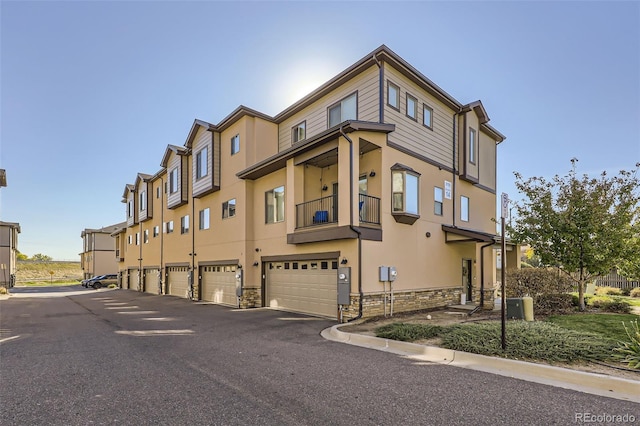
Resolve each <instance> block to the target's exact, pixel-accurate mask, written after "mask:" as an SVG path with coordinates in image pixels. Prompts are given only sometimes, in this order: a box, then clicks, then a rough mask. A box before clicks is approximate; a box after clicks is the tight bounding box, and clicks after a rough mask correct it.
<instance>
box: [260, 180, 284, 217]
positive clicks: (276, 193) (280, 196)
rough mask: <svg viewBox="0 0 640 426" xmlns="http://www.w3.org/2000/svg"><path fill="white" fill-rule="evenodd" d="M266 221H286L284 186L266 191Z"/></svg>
mask: <svg viewBox="0 0 640 426" xmlns="http://www.w3.org/2000/svg"><path fill="white" fill-rule="evenodd" d="M264 198H265V203H264V204H265V223H276V222H283V221H284V186H279V187H277V188H274V189H272V190H271V191H267V192H266V193H265V197H264Z"/></svg>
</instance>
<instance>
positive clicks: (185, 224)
mask: <svg viewBox="0 0 640 426" xmlns="http://www.w3.org/2000/svg"><path fill="white" fill-rule="evenodd" d="M188 232H189V215H186V216H182V217H181V218H180V233H181V234H187V233H188Z"/></svg>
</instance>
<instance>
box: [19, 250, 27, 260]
mask: <svg viewBox="0 0 640 426" xmlns="http://www.w3.org/2000/svg"><path fill="white" fill-rule="evenodd" d="M28 259H29V256H27V255H26V254H24V253H20V252H18V253H17V254H16V260H28Z"/></svg>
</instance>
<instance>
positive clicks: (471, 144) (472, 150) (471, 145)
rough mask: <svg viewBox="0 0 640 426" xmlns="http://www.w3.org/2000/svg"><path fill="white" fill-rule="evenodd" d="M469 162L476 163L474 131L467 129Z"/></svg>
mask: <svg viewBox="0 0 640 426" xmlns="http://www.w3.org/2000/svg"><path fill="white" fill-rule="evenodd" d="M469 162H470V163H474V164H475V162H476V131H475V130H474V129H469Z"/></svg>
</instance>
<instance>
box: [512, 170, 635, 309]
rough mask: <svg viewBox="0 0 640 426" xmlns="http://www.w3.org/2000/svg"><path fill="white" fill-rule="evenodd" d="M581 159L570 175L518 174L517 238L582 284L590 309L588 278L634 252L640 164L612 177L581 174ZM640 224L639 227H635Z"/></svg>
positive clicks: (514, 232) (581, 292) (581, 291)
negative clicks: (542, 175) (594, 176)
mask: <svg viewBox="0 0 640 426" xmlns="http://www.w3.org/2000/svg"><path fill="white" fill-rule="evenodd" d="M577 161H578V160H577V159H572V160H571V163H572V166H573V167H572V170H571V171H570V172H569V174H568V175H566V176H558V175H556V176H554V177H553V178H552V179H551V180H547V179H545V178H543V177H532V178H529V179H524V178H523V177H522V176H521V175H520V174H519V173H517V172H516V173H515V176H516V187H517V188H518V190H519V191H520V193H522V194H523V195H524V199H523V200H522V201H521V202H519V203H518V204H516V212H517V218H516V221H515V225H514V226H513V227H510V234H511V236H512V238H513V239H514V240H516V241H518V242H521V243H527V244H529V245H530V246H531V247H532V248H533V249H534V250H535V253H536V254H537V255H538V256H540V260H541V262H542V263H543V264H545V265H551V266H557V267H559V268H560V270H561V271H563V272H564V273H565V274H567V275H568V276H569V277H570V278H571V279H572V280H574V282H575V283H576V284H577V287H578V297H579V305H580V310H584V309H585V303H584V290H585V287H586V283H587V282H589V281H591V280H593V279H594V278H596V277H598V276H601V275H604V274H606V273H608V272H609V271H611V269H612V268H613V267H614V266H616V265H618V264H620V263H621V262H622V261H623V260H624V259H625V258H626V257H627V256H628V255H629V254H628V253H629V241H631V240H632V239H633V237H634V226H636V225H635V224H637V223H638V220H640V219H639V217H638V216H639V213H640V208H639V203H640V189H639V188H640V181H639V180H638V177H637V171H638V167H640V164H636V169H634V170H632V171H625V170H622V171H620V173H619V175H618V176H615V177H612V178H610V177H608V176H607V175H606V173H605V172H603V173H602V174H601V175H600V176H599V177H598V178H591V177H589V176H588V175H586V174H585V175H583V176H580V177H579V176H578V175H577V173H576V163H577ZM636 229H637V227H636Z"/></svg>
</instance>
